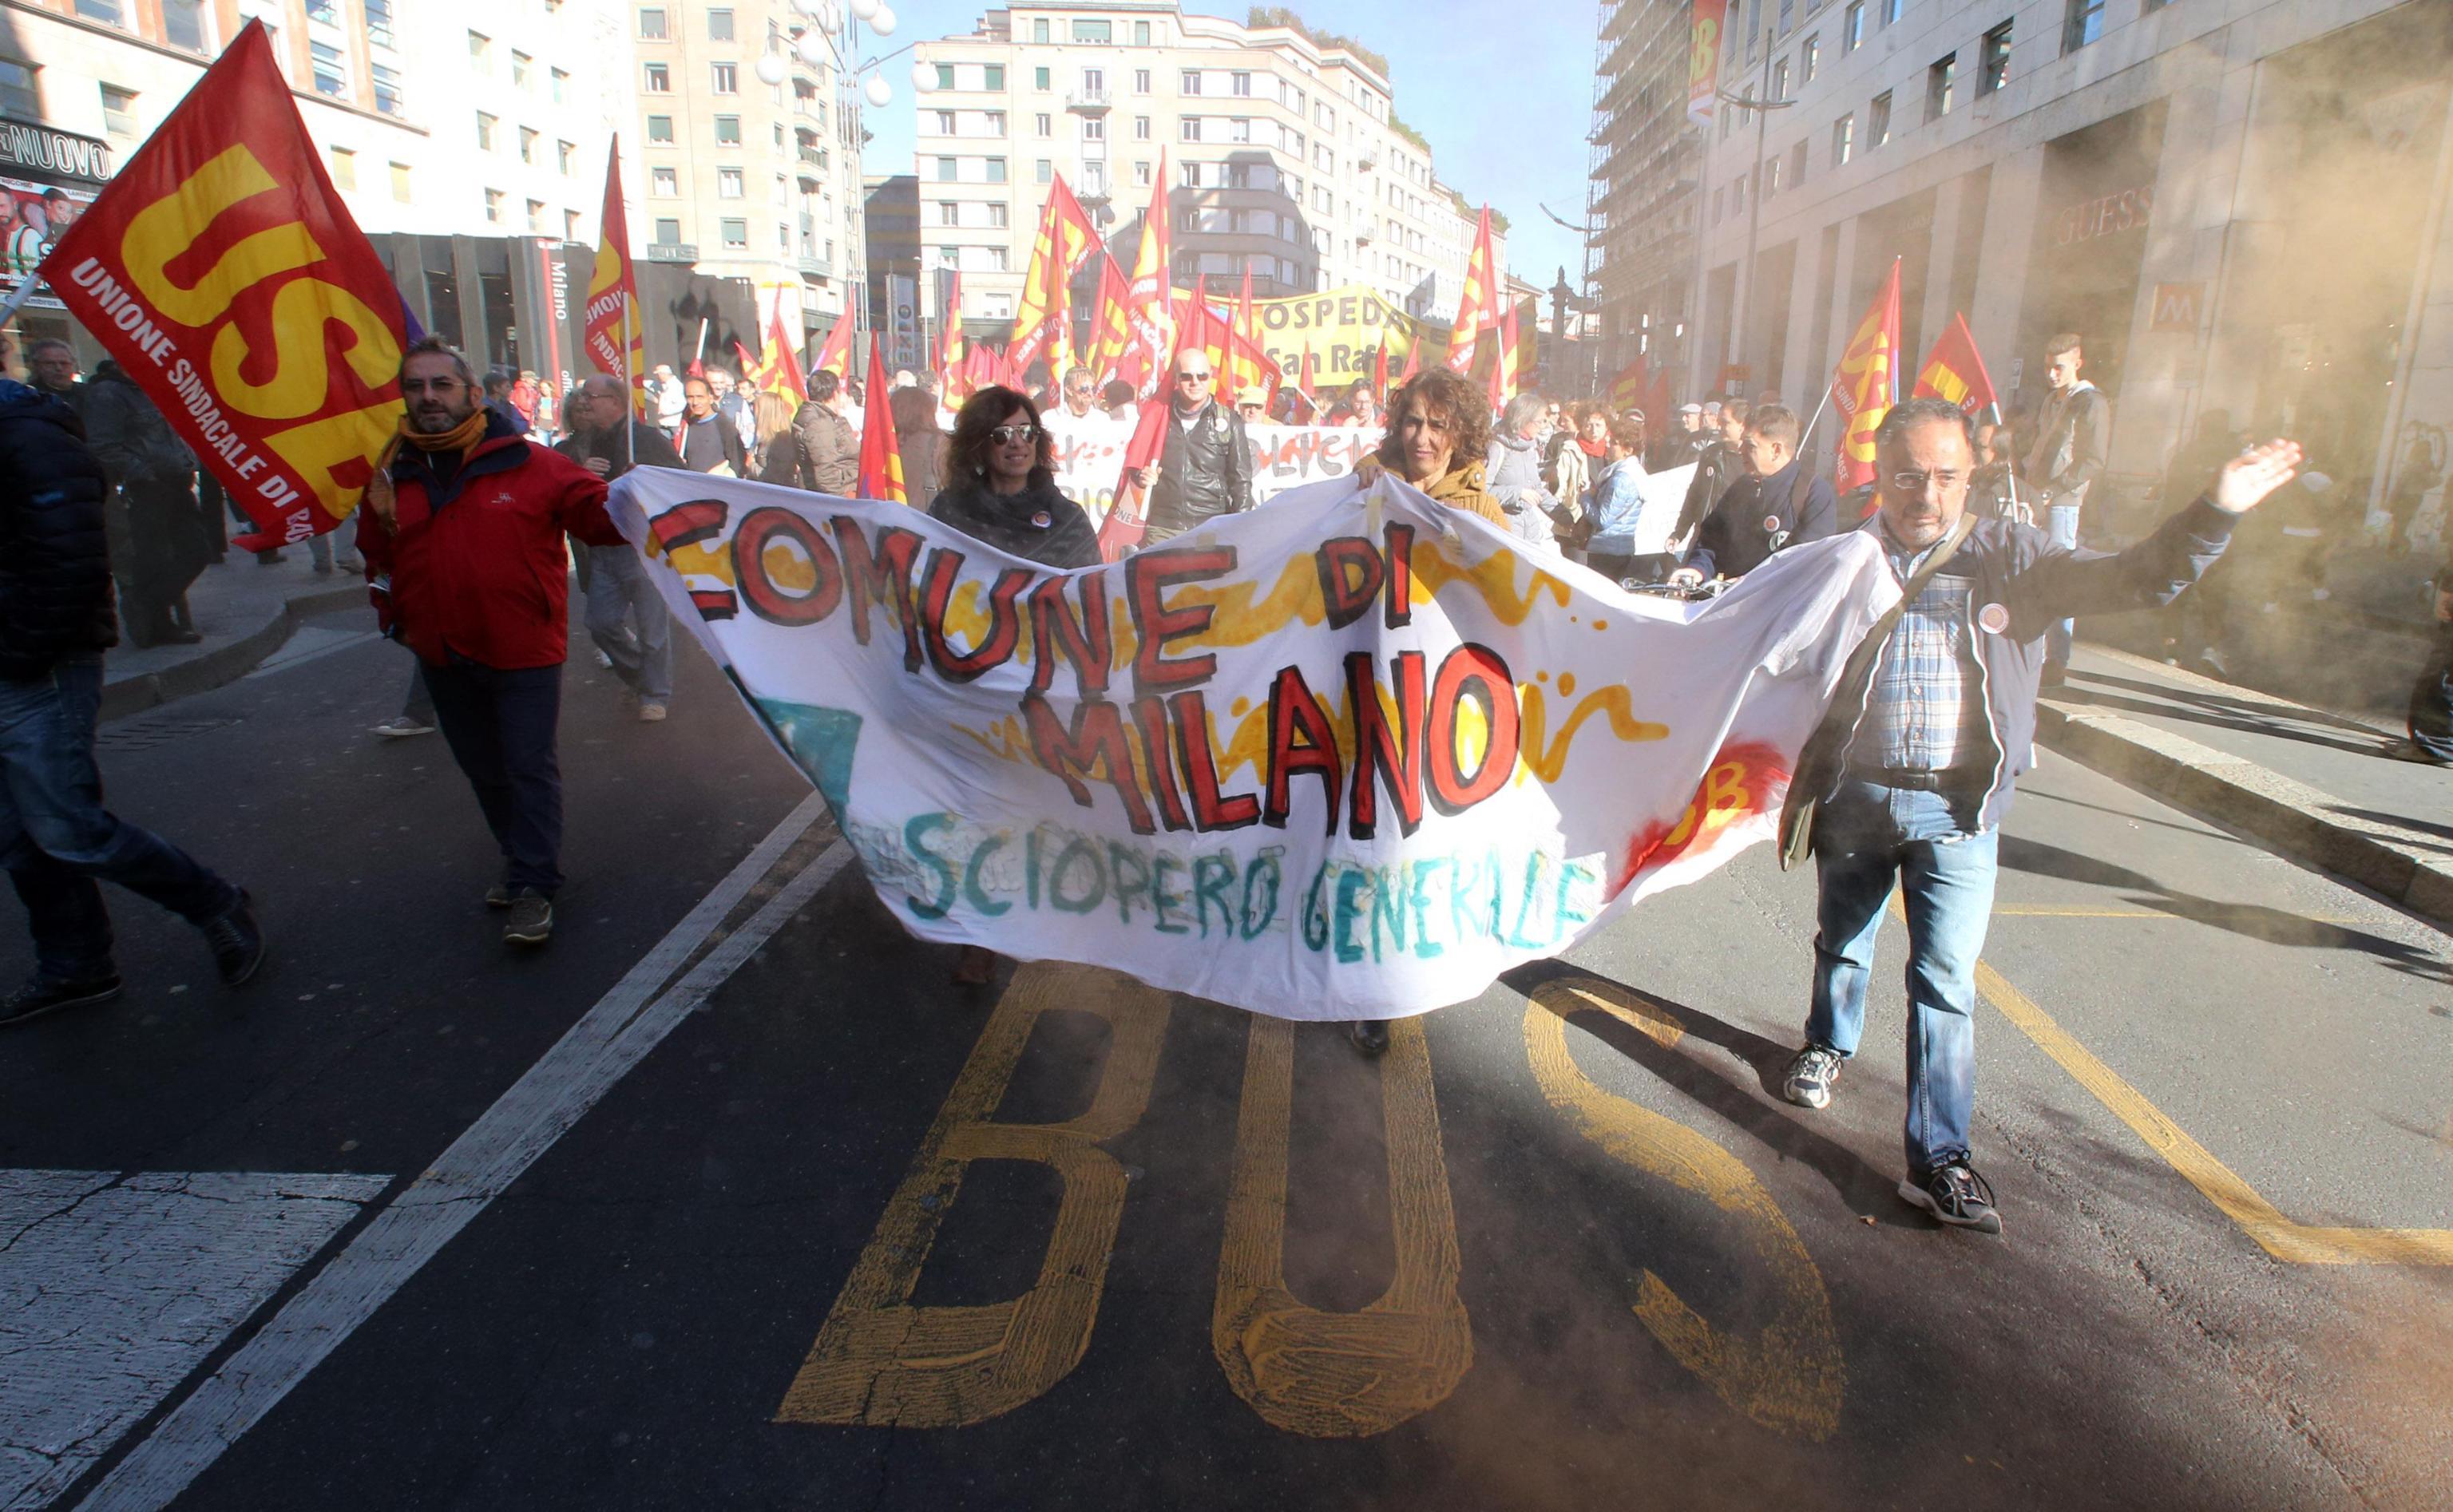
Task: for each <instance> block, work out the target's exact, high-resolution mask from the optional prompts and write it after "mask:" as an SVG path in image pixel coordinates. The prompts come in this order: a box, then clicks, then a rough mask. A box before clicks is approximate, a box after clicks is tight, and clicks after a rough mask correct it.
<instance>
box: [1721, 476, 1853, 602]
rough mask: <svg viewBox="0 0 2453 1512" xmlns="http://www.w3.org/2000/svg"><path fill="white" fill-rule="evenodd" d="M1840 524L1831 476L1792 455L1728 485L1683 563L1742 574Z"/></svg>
mask: <svg viewBox="0 0 2453 1512" xmlns="http://www.w3.org/2000/svg"><path fill="white" fill-rule="evenodd" d="M1839 528H1840V500H1839V498H1838V497H1837V496H1836V495H1834V494H1833V493H1832V491H1831V480H1830V479H1828V478H1826V477H1824V476H1822V475H1821V474H1820V473H1815V474H1811V475H1809V474H1808V473H1807V472H1806V470H1805V458H1803V457H1797V458H1792V459H1790V461H1789V464H1788V466H1787V467H1785V468H1781V469H1780V470H1779V471H1778V472H1775V473H1773V474H1772V475H1771V476H1770V477H1768V478H1758V477H1756V476H1755V475H1754V474H1753V473H1751V472H1748V473H1745V475H1743V476H1742V477H1740V478H1739V479H1738V481H1737V482H1735V483H1733V484H1731V485H1729V491H1728V492H1726V493H1725V494H1723V495H1722V496H1721V502H1720V503H1719V504H1717V505H1715V506H1713V507H1712V512H1711V513H1709V514H1707V515H1705V517H1704V524H1703V527H1702V528H1700V529H1698V530H1697V531H1696V532H1695V545H1694V547H1693V548H1692V549H1690V550H1689V551H1687V553H1686V564H1685V565H1686V566H1688V567H1694V568H1697V569H1698V570H1700V571H1701V572H1702V573H1703V574H1704V575H1705V577H1707V578H1708V577H1711V576H1714V575H1715V574H1717V575H1719V576H1721V577H1729V578H1739V577H1744V576H1745V575H1746V574H1747V573H1748V572H1751V571H1753V570H1754V569H1755V568H1756V567H1760V566H1762V565H1763V563H1764V559H1765V558H1766V557H1768V556H1770V555H1771V554H1772V553H1773V552H1774V551H1776V550H1779V549H1780V548H1781V547H1790V546H1804V545H1805V543H1806V542H1808V541H1820V540H1822V539H1823V538H1824V537H1825V536H1827V535H1834V534H1837V533H1838V531H1839Z"/></svg>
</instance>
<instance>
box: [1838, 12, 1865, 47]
mask: <svg viewBox="0 0 2453 1512" xmlns="http://www.w3.org/2000/svg"><path fill="white" fill-rule="evenodd" d="M1864 42H1865V0H1848V9H1847V10H1843V11H1841V12H1840V50H1841V51H1843V52H1854V51H1856V50H1857V49H1858V47H1859V46H1860V45H1861V44H1863V43H1864Z"/></svg>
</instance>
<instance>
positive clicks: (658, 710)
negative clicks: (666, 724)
mask: <svg viewBox="0 0 2453 1512" xmlns="http://www.w3.org/2000/svg"><path fill="white" fill-rule="evenodd" d="M664 717H665V706H664V705H662V704H651V703H648V702H646V701H644V700H643V701H642V702H641V703H640V705H639V723H640V724H642V725H654V724H658V723H660V722H662V721H663V719H664Z"/></svg>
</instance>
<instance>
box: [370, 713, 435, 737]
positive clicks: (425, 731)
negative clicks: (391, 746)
mask: <svg viewBox="0 0 2453 1512" xmlns="http://www.w3.org/2000/svg"><path fill="white" fill-rule="evenodd" d="M375 733H376V734H378V735H381V736H382V737H383V738H384V739H386V740H405V739H407V738H408V737H409V736H411V735H431V734H433V733H434V726H431V725H423V724H420V723H418V722H417V721H416V720H413V719H411V718H409V716H408V715H406V714H395V715H393V716H392V717H391V718H389V719H388V720H385V721H384V722H383V723H382V724H380V725H377V726H375Z"/></svg>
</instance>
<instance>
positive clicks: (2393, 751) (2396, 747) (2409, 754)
mask: <svg viewBox="0 0 2453 1512" xmlns="http://www.w3.org/2000/svg"><path fill="white" fill-rule="evenodd" d="M2377 754H2378V755H2380V756H2383V757H2386V758H2389V759H2390V760H2393V761H2398V762H2417V763H2418V764H2419V765H2420V766H2453V762H2447V761H2446V760H2445V759H2444V758H2443V757H2442V756H2439V755H2437V754H2436V753H2435V752H2434V751H2432V750H2429V749H2428V748H2427V747H2426V746H2422V745H2421V744H2419V742H2417V741H2415V740H2408V739H2404V740H2397V741H2390V742H2387V743H2386V745H2385V746H2384V748H2383V749H2382V750H2380V751H2378V752H2377Z"/></svg>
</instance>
